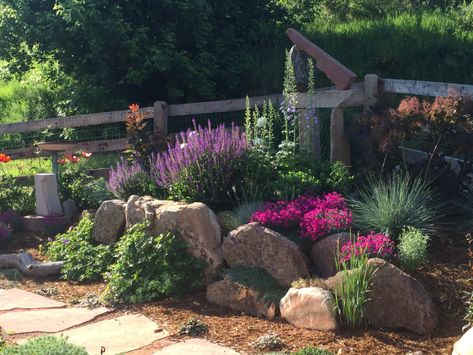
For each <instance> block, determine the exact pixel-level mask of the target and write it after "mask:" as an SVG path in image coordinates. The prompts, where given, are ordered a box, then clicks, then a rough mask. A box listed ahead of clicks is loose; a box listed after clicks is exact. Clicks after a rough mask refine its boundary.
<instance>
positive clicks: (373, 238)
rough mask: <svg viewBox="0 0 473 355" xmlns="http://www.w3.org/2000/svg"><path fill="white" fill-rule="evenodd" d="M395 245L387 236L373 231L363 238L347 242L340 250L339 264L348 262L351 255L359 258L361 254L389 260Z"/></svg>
mask: <svg viewBox="0 0 473 355" xmlns="http://www.w3.org/2000/svg"><path fill="white" fill-rule="evenodd" d="M394 251H395V245H394V242H393V241H392V240H391V238H389V236H387V235H385V234H381V233H375V232H373V231H371V232H370V234H368V235H366V236H363V235H359V236H358V237H357V238H356V239H355V240H353V241H348V242H346V243H345V244H343V246H342V247H341V248H340V262H344V263H346V262H348V261H349V260H350V259H351V258H352V257H353V255H355V256H359V255H361V254H363V253H365V254H367V255H368V256H369V257H378V258H381V259H386V260H388V259H390V258H391V257H393V256H394Z"/></svg>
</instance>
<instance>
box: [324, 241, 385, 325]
mask: <svg viewBox="0 0 473 355" xmlns="http://www.w3.org/2000/svg"><path fill="white" fill-rule="evenodd" d="M351 248H352V250H351V252H350V254H351V258H350V259H348V260H347V261H343V258H342V257H341V255H337V260H341V262H338V263H337V269H338V271H343V274H342V279H341V281H340V283H339V284H338V285H337V286H336V287H335V289H334V290H333V292H334V297H335V311H336V312H337V313H338V316H339V318H340V321H341V324H343V325H344V326H346V327H348V328H352V329H355V328H360V327H362V326H366V325H367V324H368V317H367V309H366V303H367V302H368V300H369V293H370V291H371V286H372V282H373V276H374V273H375V272H376V267H375V266H374V265H373V264H370V263H368V259H369V257H368V255H369V253H368V252H367V251H366V250H365V249H360V248H359V247H357V246H356V245H355V243H352V244H351Z"/></svg>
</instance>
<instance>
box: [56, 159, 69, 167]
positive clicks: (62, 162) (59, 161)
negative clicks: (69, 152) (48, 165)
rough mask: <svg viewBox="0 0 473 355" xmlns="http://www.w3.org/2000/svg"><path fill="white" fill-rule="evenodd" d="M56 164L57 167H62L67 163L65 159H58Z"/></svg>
mask: <svg viewBox="0 0 473 355" xmlns="http://www.w3.org/2000/svg"><path fill="white" fill-rule="evenodd" d="M57 163H58V164H59V165H64V164H67V161H66V159H64V158H59V159H58V160H57Z"/></svg>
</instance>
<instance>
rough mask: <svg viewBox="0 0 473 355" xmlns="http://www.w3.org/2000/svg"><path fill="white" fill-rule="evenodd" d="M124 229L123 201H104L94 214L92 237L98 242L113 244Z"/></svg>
mask: <svg viewBox="0 0 473 355" xmlns="http://www.w3.org/2000/svg"><path fill="white" fill-rule="evenodd" d="M124 231H125V202H123V201H122V200H109V201H104V202H102V204H101V205H100V207H99V209H98V210H97V213H96V214H95V220H94V227H93V229H92V238H93V239H94V240H96V241H97V242H100V243H105V244H114V243H116V242H117V240H118V239H119V238H120V237H121V236H122V235H123V232H124Z"/></svg>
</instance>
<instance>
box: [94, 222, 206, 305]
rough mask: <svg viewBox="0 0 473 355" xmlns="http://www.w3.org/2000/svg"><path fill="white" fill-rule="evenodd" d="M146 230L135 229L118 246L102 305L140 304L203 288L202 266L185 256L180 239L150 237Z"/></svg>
mask: <svg viewBox="0 0 473 355" xmlns="http://www.w3.org/2000/svg"><path fill="white" fill-rule="evenodd" d="M146 229H147V225H146V224H137V225H134V226H133V227H131V228H130V229H129V230H128V231H127V232H126V233H125V235H123V237H122V238H121V239H120V240H119V242H118V243H117V246H116V252H115V258H116V260H117V261H116V262H115V264H113V265H112V266H111V267H110V273H109V274H108V276H107V280H108V282H109V285H108V288H107V290H106V292H105V294H104V295H103V298H104V300H105V301H107V302H110V303H123V302H125V303H140V302H145V301H150V300H154V299H157V298H160V297H164V296H180V295H182V294H184V293H185V292H188V291H190V290H192V289H193V288H195V287H197V286H199V285H201V284H202V273H203V270H204V267H205V263H204V262H203V261H201V260H198V259H196V258H195V257H193V256H191V255H189V254H188V252H187V243H186V242H185V241H184V240H183V239H181V238H180V237H178V236H176V235H174V234H172V233H166V234H160V235H158V236H154V237H152V236H150V235H148V232H147V230H146Z"/></svg>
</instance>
